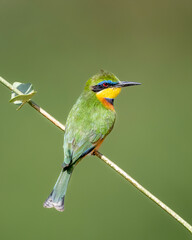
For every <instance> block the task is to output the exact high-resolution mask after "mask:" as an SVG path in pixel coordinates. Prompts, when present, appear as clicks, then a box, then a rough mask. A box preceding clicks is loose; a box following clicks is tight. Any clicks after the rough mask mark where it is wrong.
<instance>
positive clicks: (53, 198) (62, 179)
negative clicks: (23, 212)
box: [43, 166, 73, 212]
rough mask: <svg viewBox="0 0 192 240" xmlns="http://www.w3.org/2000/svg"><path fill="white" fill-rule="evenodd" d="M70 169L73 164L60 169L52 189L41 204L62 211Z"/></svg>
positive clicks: (71, 169)
mask: <svg viewBox="0 0 192 240" xmlns="http://www.w3.org/2000/svg"><path fill="white" fill-rule="evenodd" d="M72 171H73V166H72V167H69V168H67V169H63V170H62V171H61V173H60V175H59V177H58V179H57V182H56V184H55V186H54V188H53V191H52V192H51V194H50V195H49V197H48V198H47V200H46V201H45V202H44V204H43V206H44V207H45V208H55V209H56V210H57V211H60V212H62V211H64V198H65V194H66V191H67V186H68V183H69V179H70V177H71V174H72Z"/></svg>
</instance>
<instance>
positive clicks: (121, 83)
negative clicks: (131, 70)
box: [115, 82, 141, 88]
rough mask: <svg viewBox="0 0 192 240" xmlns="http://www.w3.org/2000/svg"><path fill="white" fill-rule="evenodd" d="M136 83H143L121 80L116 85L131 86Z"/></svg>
mask: <svg viewBox="0 0 192 240" xmlns="http://www.w3.org/2000/svg"><path fill="white" fill-rule="evenodd" d="M135 85H141V83H138V82H119V83H117V84H116V85H115V87H120V88H122V87H129V86H135Z"/></svg>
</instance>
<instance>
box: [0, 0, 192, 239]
mask: <svg viewBox="0 0 192 240" xmlns="http://www.w3.org/2000/svg"><path fill="white" fill-rule="evenodd" d="M191 23H192V2H191V1H189V0H183V1H179V0H174V1H172V0H162V1H156V0H155V1H152V0H146V1H142V0H134V1H133V0H128V1H123V0H119V1H109V0H102V1H101V0H97V1H91V0H89V1H88V0H81V1H78V0H73V1H66V0H63V1H62V0H55V1H50V0H48V1H45V0H42V1H39V0H33V1H24V0H16V1H15V0H14V1H13V0H0V75H1V76H2V77H4V78H5V79H6V80H8V81H9V82H11V83H13V82H14V81H19V82H31V83H32V84H33V86H34V88H35V89H36V90H37V91H38V93H37V94H36V96H35V97H34V98H33V100H34V101H35V102H37V103H38V104H39V105H40V106H41V107H43V108H44V109H46V110H47V111H48V112H49V113H50V114H52V115H53V116H54V117H56V118H57V119H58V120H59V121H61V122H62V123H63V124H64V123H65V121H66V118H67V115H68V112H69V111H70V109H71V107H72V105H73V104H74V103H75V101H76V99H77V98H78V96H79V94H80V93H81V91H82V89H83V87H84V85H85V82H86V80H87V79H88V78H89V77H91V76H92V75H94V74H96V73H98V72H99V71H100V69H105V70H108V71H111V72H113V73H114V74H115V75H117V77H118V78H119V79H120V80H122V81H126V80H128V81H136V82H141V83H142V85H141V86H139V87H131V88H127V89H124V90H123V91H122V93H121V95H120V96H119V97H118V99H117V100H116V101H115V107H116V112H117V114H118V117H117V121H116V124H115V128H114V130H113V131H112V133H111V134H110V136H108V138H107V139H106V141H105V142H104V144H103V146H102V147H101V149H100V150H101V152H102V153H104V154H105V155H106V156H108V157H109V158H110V159H111V160H112V161H114V162H115V163H116V164H118V165H119V166H120V167H121V168H123V169H124V170H125V171H126V172H128V173H129V174H130V175H131V176H132V177H134V178H135V179H136V180H137V181H139V182H140V183H141V184H142V185H144V186H145V187H146V188H147V189H148V190H150V191H151V192H152V193H154V194H155V195H156V196H157V197H158V198H160V199H161V200H162V201H164V202H165V203H166V204H168V206H170V207H171V208H172V209H173V210H175V211H176V212H177V213H178V214H180V215H181V216H182V217H183V218H184V219H185V220H186V221H188V222H189V223H191V224H192V204H191V203H192V189H191V181H192V174H191V168H192V160H191V159H192V147H191V142H192V111H191V110H192V108H191V107H192V94H191V90H192V81H191V77H192V68H191V64H192V28H191ZM9 98H10V91H9V90H8V89H6V88H5V87H4V86H3V85H1V86H0V99H1V101H0V111H1V113H0V114H1V115H0V116H1V120H0V121H1V122H0V123H1V124H0V143H1V148H0V189H1V197H0V238H1V239H5V240H6V239H16V240H17V239H28V240H30V239H37V240H38V239H47V240H50V239H70V240H74V239H80V240H81V239H83V240H86V239H89V240H90V239H93V240H95V239H106V240H107V239H110V240H113V239H122V240H123V239H131V240H138V239H142V240H151V239H152V240H153V239H156V240H160V239H163V240H165V239H166V240H167V239H174V240H183V239H190V234H189V233H188V231H187V230H185V229H184V228H183V227H182V226H181V225H180V224H179V223H177V222H176V221H175V220H174V219H172V218H171V217H170V216H169V215H168V214H167V213H165V212H164V211H163V210H162V209H160V208H159V207H157V206H156V205H155V204H154V203H153V202H151V201H150V200H149V199H148V198H146V197H145V196H144V195H142V194H141V193H140V192H139V191H138V190H137V189H135V188H134V187H133V186H131V185H130V183H128V182H126V181H125V180H124V179H123V178H122V177H121V176H119V175H118V174H117V173H116V172H114V171H113V170H112V169H110V168H109V166H107V165H106V164H105V163H104V162H102V161H101V160H100V159H98V158H96V157H86V158H85V159H84V160H83V161H82V162H81V164H79V165H78V167H77V168H76V169H75V171H74V173H73V176H72V179H71V181H70V184H69V188H68V192H67V196H66V198H65V211H64V212H63V213H60V212H56V211H55V210H53V209H44V208H43V206H42V205H43V202H44V201H45V199H46V198H47V197H48V195H49V193H50V191H51V190H52V188H53V186H54V184H55V181H56V179H57V177H58V175H59V172H60V169H61V163H62V161H63V149H62V145H63V132H62V131H60V130H59V129H57V128H56V127H55V126H54V125H52V124H51V123H50V122H49V121H48V120H46V119H44V118H43V117H42V116H41V115H40V114H38V113H37V112H36V111H35V110H33V109H32V108H31V107H30V106H28V105H25V106H24V107H23V108H22V109H21V110H20V111H18V112H17V111H15V109H16V106H15V105H13V104H9V102H8V101H9Z"/></svg>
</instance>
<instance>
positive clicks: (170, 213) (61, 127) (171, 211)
mask: <svg viewBox="0 0 192 240" xmlns="http://www.w3.org/2000/svg"><path fill="white" fill-rule="evenodd" d="M0 82H1V83H2V84H3V85H4V86H6V87H8V88H9V89H10V90H11V91H14V92H15V93H17V94H19V95H20V94H22V92H20V91H19V90H18V89H15V88H14V87H13V86H12V85H11V84H10V83H9V82H7V81H6V80H5V79H3V78H2V77H0ZM28 104H29V105H30V106H31V107H33V108H34V109H35V110H37V111H38V112H39V113H40V114H42V115H43V116H44V117H45V118H47V119H48V120H49V121H51V122H52V123H53V124H54V125H55V126H57V127H58V128H60V129H61V130H62V131H65V126H64V125H63V124H62V123H60V122H59V121H58V120H57V119H55V118H54V117H53V116H51V115H50V114H49V113H47V112H46V111H45V110H44V109H42V108H41V107H39V106H38V105H37V104H36V103H35V102H33V101H31V100H29V101H28ZM94 155H96V156H97V157H98V158H100V159H101V160H103V161H104V162H105V163H106V164H107V165H108V166H110V167H111V168H113V169H114V170H115V171H116V172H117V173H119V174H120V175H121V176H122V177H123V178H125V179H126V180H127V181H129V182H130V183H131V184H132V185H133V186H134V187H136V188H137V189H138V190H139V191H141V192H142V193H143V194H144V195H146V196H147V197H148V198H149V199H151V200H152V201H153V202H155V203H156V204H157V205H158V206H159V207H161V208H162V209H163V210H165V211H166V212H167V213H168V214H169V215H171V216H172V217H173V218H175V219H176V220H177V221H178V222H179V223H181V224H182V225H183V226H184V227H185V228H186V229H187V230H188V231H189V232H190V233H192V226H191V225H190V224H189V223H188V222H186V221H185V220H184V219H183V218H181V217H180V216H179V215H178V214H177V213H176V212H174V211H173V210H172V209H171V208H169V207H168V206H167V205H166V204H164V203H163V202H162V201H160V200H159V199H158V198H157V197H155V196H154V195H153V194H152V193H150V192H149V191H148V190H147V189H145V188H144V187H143V186H142V185H141V184H139V183H138V182H137V181H136V180H135V179H133V178H132V177H131V176H130V175H128V174H127V173H126V172H125V171H124V170H122V169H121V168H120V167H119V166H117V165H116V164H115V163H113V162H112V161H111V160H110V159H108V158H107V157H105V156H104V155H103V154H101V153H100V152H98V151H95V152H94Z"/></svg>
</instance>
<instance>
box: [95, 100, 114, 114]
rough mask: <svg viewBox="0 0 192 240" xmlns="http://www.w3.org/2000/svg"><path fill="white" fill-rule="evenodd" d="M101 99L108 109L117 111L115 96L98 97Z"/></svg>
mask: <svg viewBox="0 0 192 240" xmlns="http://www.w3.org/2000/svg"><path fill="white" fill-rule="evenodd" d="M98 99H99V101H100V102H101V103H102V104H103V105H104V107H106V108H107V109H110V110H112V111H115V109H114V106H113V103H114V99H113V98H98Z"/></svg>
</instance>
